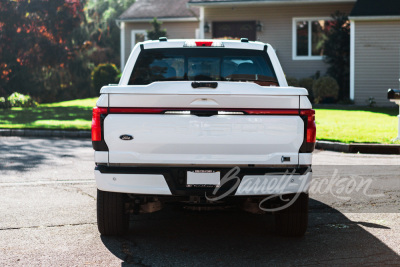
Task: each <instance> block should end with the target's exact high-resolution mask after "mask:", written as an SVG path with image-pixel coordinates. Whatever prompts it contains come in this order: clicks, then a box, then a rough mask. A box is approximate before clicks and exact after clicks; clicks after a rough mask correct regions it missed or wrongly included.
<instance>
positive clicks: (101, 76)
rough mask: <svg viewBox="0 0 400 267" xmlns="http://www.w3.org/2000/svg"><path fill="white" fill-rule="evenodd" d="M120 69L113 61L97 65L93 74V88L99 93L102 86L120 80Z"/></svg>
mask: <svg viewBox="0 0 400 267" xmlns="http://www.w3.org/2000/svg"><path fill="white" fill-rule="evenodd" d="M119 73H120V71H119V70H118V68H117V67H116V66H115V64H111V63H103V64H99V65H97V66H96V67H95V68H94V69H93V71H92V74H91V79H92V86H93V90H94V91H95V92H96V93H97V92H98V91H99V90H100V89H101V87H102V86H104V85H108V84H110V83H117V82H118V75H119Z"/></svg>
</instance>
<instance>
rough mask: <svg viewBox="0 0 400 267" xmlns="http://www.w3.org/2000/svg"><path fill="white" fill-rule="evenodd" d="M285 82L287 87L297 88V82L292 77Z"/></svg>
mask: <svg viewBox="0 0 400 267" xmlns="http://www.w3.org/2000/svg"><path fill="white" fill-rule="evenodd" d="M286 81H287V83H288V85H289V86H294V87H297V86H299V81H298V80H297V79H296V78H294V77H286Z"/></svg>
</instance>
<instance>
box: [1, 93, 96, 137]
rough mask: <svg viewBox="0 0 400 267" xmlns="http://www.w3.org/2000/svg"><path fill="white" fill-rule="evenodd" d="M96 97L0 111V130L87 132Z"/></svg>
mask: <svg viewBox="0 0 400 267" xmlns="http://www.w3.org/2000/svg"><path fill="white" fill-rule="evenodd" d="M96 101H97V97H95V98H87V99H78V100H71V101H64V102H59V103H52V104H42V105H40V106H39V107H36V108H12V109H8V110H0V128H16V129H19V128H33V129H64V130H89V129H90V125H91V120H92V108H93V107H94V106H96Z"/></svg>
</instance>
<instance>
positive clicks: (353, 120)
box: [0, 98, 400, 143]
mask: <svg viewBox="0 0 400 267" xmlns="http://www.w3.org/2000/svg"><path fill="white" fill-rule="evenodd" d="M96 100H97V98H87V99H78V100H71V101H64V102H59V103H52V104H42V105H40V106H39V107H37V108H13V109H10V110H0V128H16V129H18V128H33V129H65V130H89V129H90V122H91V119H92V118H91V115H92V107H94V106H95V105H96ZM397 114H398V109H397V108H360V107H344V108H343V109H338V108H337V107H336V108H327V107H322V106H318V107H317V108H316V121H317V139H318V140H330V141H340V142H345V143H353V142H357V143H365V142H367V143H393V142H392V141H391V140H392V139H393V138H395V137H396V136H397ZM396 143H400V142H396Z"/></svg>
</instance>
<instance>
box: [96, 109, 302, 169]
mask: <svg viewBox="0 0 400 267" xmlns="http://www.w3.org/2000/svg"><path fill="white" fill-rule="evenodd" d="M104 129H105V131H104V140H105V142H106V143H107V146H108V148H109V163H111V164H112V163H120V164H128V165H134V166H136V165H147V164H156V165H162V164H165V165H168V164H174V165H177V164H178V165H190V166H196V165H202V164H204V165H208V166H209V165H240V164H246V165H248V164H254V165H271V164H273V165H280V164H298V153H299V148H300V146H301V144H302V142H303V137H304V122H303V120H302V119H301V118H300V116H296V115H213V116H208V117H207V116H206V117H205V116H196V115H172V114H109V115H107V117H106V118H105V120H104ZM121 135H131V136H132V137H133V139H132V140H122V139H121V138H120V137H121ZM282 157H285V160H283V158H282Z"/></svg>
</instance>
